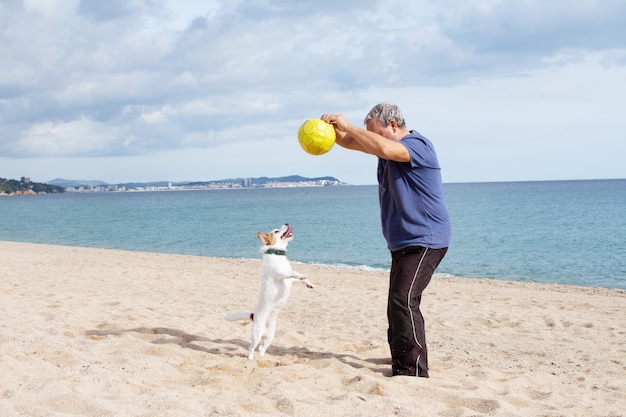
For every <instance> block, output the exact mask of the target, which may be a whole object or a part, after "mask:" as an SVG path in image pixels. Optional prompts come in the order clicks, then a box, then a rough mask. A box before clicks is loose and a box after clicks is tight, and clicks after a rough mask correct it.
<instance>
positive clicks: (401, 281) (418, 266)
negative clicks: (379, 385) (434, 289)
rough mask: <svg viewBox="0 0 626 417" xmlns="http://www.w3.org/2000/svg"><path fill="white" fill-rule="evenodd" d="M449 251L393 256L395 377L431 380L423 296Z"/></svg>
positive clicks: (390, 309)
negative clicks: (415, 377)
mask: <svg viewBox="0 0 626 417" xmlns="http://www.w3.org/2000/svg"><path fill="white" fill-rule="evenodd" d="M446 251H447V249H445V248H444V249H428V248H423V247H412V248H407V249H404V250H400V251H397V252H394V253H392V264H391V273H390V279H389V299H388V304H387V318H388V320H389V330H388V341H389V347H390V348H391V358H392V362H393V364H392V371H393V375H411V376H421V377H428V351H427V348H426V334H425V328H424V318H423V316H422V312H421V311H420V302H421V299H422V292H423V291H424V289H425V288H426V287H427V286H428V284H429V283H430V280H431V278H432V275H433V273H434V272H435V269H436V268H437V266H438V265H439V263H440V262H441V260H442V259H443V257H444V255H445V253H446Z"/></svg>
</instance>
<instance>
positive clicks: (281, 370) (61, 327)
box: [0, 242, 626, 417]
mask: <svg viewBox="0 0 626 417" xmlns="http://www.w3.org/2000/svg"><path fill="white" fill-rule="evenodd" d="M292 261H294V260H293V259H292ZM296 269H297V270H299V271H300V272H303V273H306V274H308V275H309V278H310V279H311V280H312V281H313V282H314V283H315V284H316V285H317V287H316V288H315V289H314V290H310V289H307V288H306V287H305V286H303V285H302V286H300V285H297V286H295V287H294V289H293V291H292V294H291V298H290V300H289V303H288V305H287V306H286V307H285V309H284V310H283V312H282V313H281V315H280V317H279V321H278V330H277V334H276V339H275V340H274V343H273V344H272V346H271V347H270V348H269V350H268V353H267V354H266V355H265V357H262V358H261V357H257V358H255V359H254V360H252V361H250V360H248V359H247V358H246V353H247V346H248V343H249V340H250V325H249V324H248V325H243V324H240V323H236V322H227V321H225V320H224V319H223V318H222V313H227V312H233V311H240V310H251V309H253V307H254V305H255V302H256V297H257V291H258V288H259V281H260V260H250V261H245V260H231V259H216V258H208V257H197V256H180V255H164V254H153V253H143V252H125V251H115V250H102V249H85V248H73V247H61V246H50V245H35V244H24V243H12V242H0V313H1V314H2V321H1V323H0V366H1V369H2V371H1V372H0V415H1V416H282V415H286V416H333V417H335V416H429V417H430V416H448V417H461V416H624V415H626V336H625V332H626V314H625V312H626V291H623V290H616V289H602V288H583V287H574V286H563V285H545V284H535V283H519V282H508V281H498V280H487V279H463V278H450V277H435V278H434V280H433V282H432V283H431V285H430V286H429V287H428V288H427V290H426V292H425V294H424V298H423V303H422V305H423V311H424V314H425V318H426V325H427V337H428V343H429V349H430V350H429V356H430V367H431V369H430V375H431V377H430V378H429V379H423V378H411V377H391V376H390V365H389V352H388V346H387V344H386V339H385V337H386V336H385V335H386V327H387V326H386V318H385V304H386V290H387V273H386V272H379V271H362V270H355V269H346V268H331V267H320V266H311V265H302V264H297V263H296Z"/></svg>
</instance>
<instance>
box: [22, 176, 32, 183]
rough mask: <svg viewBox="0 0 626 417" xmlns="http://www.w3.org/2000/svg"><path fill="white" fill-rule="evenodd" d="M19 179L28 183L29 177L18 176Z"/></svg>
mask: <svg viewBox="0 0 626 417" xmlns="http://www.w3.org/2000/svg"><path fill="white" fill-rule="evenodd" d="M20 181H21V182H23V183H24V184H28V183H30V177H22V178H20Z"/></svg>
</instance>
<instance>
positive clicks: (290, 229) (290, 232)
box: [281, 226, 293, 239]
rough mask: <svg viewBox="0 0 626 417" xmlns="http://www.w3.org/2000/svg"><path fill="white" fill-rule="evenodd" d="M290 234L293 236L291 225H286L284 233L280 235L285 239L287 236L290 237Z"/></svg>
mask: <svg viewBox="0 0 626 417" xmlns="http://www.w3.org/2000/svg"><path fill="white" fill-rule="evenodd" d="M291 236H293V227H291V226H289V227H287V230H286V231H285V233H283V235H282V236H281V237H282V238H283V239H287V238H290V237H291Z"/></svg>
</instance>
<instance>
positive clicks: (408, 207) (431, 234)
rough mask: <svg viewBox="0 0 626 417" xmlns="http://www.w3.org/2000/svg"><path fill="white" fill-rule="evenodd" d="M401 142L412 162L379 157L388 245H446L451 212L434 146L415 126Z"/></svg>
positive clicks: (381, 202)
mask: <svg viewBox="0 0 626 417" xmlns="http://www.w3.org/2000/svg"><path fill="white" fill-rule="evenodd" d="M400 143H402V144H403V145H404V146H405V147H406V148H407V150H408V151H409V153H410V154H411V162H395V161H388V160H384V159H381V158H379V159H378V194H379V200H380V214H381V222H382V228H383V235H384V236H385V239H387V247H388V248H389V250H390V251H392V252H394V251H397V250H400V249H404V248H407V247H410V246H423V247H426V248H431V249H441V248H447V247H448V246H449V245H450V236H451V226H450V216H449V214H448V207H447V205H446V201H445V197H444V193H443V185H442V182H441V168H440V167H439V162H438V160H437V155H436V153H435V148H434V147H433V145H432V143H431V142H430V141H429V140H428V139H426V138H425V137H424V136H422V135H421V134H419V133H418V132H416V131H414V130H412V131H411V133H410V134H409V135H407V136H405V137H404V138H402V139H401V140H400Z"/></svg>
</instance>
